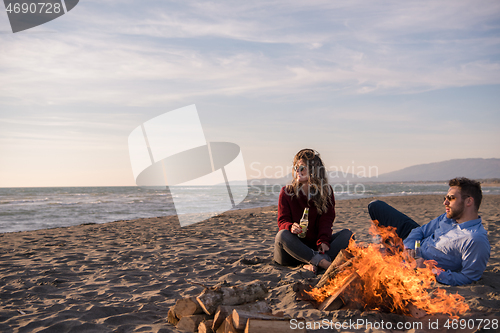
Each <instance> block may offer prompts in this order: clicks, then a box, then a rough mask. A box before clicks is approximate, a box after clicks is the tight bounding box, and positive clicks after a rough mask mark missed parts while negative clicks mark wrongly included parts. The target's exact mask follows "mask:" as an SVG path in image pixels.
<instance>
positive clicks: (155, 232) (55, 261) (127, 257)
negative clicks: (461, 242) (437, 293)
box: [0, 195, 500, 332]
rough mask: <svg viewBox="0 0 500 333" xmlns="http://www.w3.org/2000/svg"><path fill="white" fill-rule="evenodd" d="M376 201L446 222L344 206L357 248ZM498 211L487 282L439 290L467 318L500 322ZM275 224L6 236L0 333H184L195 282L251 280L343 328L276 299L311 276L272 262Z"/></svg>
mask: <svg viewBox="0 0 500 333" xmlns="http://www.w3.org/2000/svg"><path fill="white" fill-rule="evenodd" d="M375 198H380V199H382V200H384V201H386V202H388V203H389V204H391V205H393V206H394V207H395V208H397V209H400V210H401V211H402V212H404V213H405V214H407V215H408V216H410V217H411V218H413V219H415V221H417V222H418V223H420V224H423V223H427V222H428V221H430V220H431V219H433V218H435V217H437V216H439V215H441V214H442V213H444V208H443V205H442V202H441V200H442V196H441V195H406V196H390V197H377V196H374V197H370V198H362V199H349V200H338V201H336V213H337V217H336V219H335V223H334V231H338V230H340V229H344V228H349V229H351V230H353V231H354V232H355V233H356V237H357V241H359V242H361V241H365V242H368V241H370V240H371V236H370V235H369V234H368V228H369V226H370V220H369V216H368V212H367V208H366V206H367V204H368V202H370V201H372V200H374V199H375ZM498 207H500V195H487V196H485V197H484V198H483V203H482V205H481V210H480V215H481V216H482V218H483V224H484V226H485V228H487V230H488V232H489V240H490V244H491V248H492V251H491V258H490V261H489V263H488V266H487V269H486V272H485V274H484V275H483V278H482V279H481V280H479V281H478V282H475V283H473V284H471V285H467V286H460V287H449V286H444V285H441V286H440V287H441V288H443V289H445V290H447V291H448V292H452V293H459V294H460V295H462V296H464V297H465V299H466V302H467V304H468V305H469V306H470V307H471V310H470V312H469V313H467V314H466V317H467V318H486V317H488V318H489V317H491V316H496V317H497V318H500V311H499V310H498V309H500V293H499V292H498V290H500V256H499V254H500V230H499V229H500V211H499V209H498ZM276 218H277V206H276V205H273V206H266V207H257V208H246V209H240V210H231V211H227V212H225V213H223V214H221V215H218V216H215V217H212V218H210V219H208V220H206V221H204V222H200V223H196V224H193V225H191V226H187V227H182V228H181V227H180V225H179V223H178V220H177V218H176V217H175V215H174V216H167V217H156V218H143V219H135V220H122V221H114V222H107V223H103V224H86V225H78V226H71V227H57V228H51V229H41V230H35V231H20V232H12V233H2V234H0V240H1V241H2V244H3V245H2V248H1V249H0V295H1V296H0V331H5V332H17V331H31V332H37V331H41V330H44V329H49V330H52V331H67V330H71V329H74V330H86V331H88V332H112V331H115V330H117V331H126V332H138V331H151V332H160V331H162V332H180V331H178V330H176V329H175V328H174V327H173V326H171V325H170V324H168V323H167V321H166V317H167V312H168V309H169V308H170V306H172V305H173V304H174V303H175V301H176V300H177V299H178V298H181V297H187V296H194V295H197V294H199V293H200V292H201V291H202V290H203V288H202V287H201V286H200V285H198V283H199V284H204V285H207V286H212V285H215V284H217V283H222V282H224V281H226V282H228V283H231V284H237V283H244V282H249V281H252V280H255V279H259V280H261V281H264V282H265V283H266V284H267V287H268V288H269V289H270V291H271V292H270V295H269V296H268V301H269V302H270V304H271V305H272V308H273V310H274V311H283V312H284V313H285V314H286V315H289V316H291V317H292V318H298V317H305V318H308V319H310V320H317V319H321V318H329V319H332V316H337V317H335V318H337V319H339V318H340V317H339V316H341V312H342V310H339V311H340V312H339V311H332V312H328V313H320V312H319V311H318V310H314V309H311V308H310V307H307V306H306V305H304V304H302V305H300V306H297V304H295V303H294V302H292V301H291V300H290V299H289V297H283V295H282V294H280V292H281V291H282V290H283V288H286V287H287V286H290V285H291V283H293V282H296V281H306V280H307V279H312V278H314V277H315V276H314V275H313V274H312V273H311V272H308V271H305V270H303V269H301V267H283V266H279V265H277V264H275V263H273V261H272V247H273V243H274V236H275V234H276V232H277V230H278V228H277V223H276ZM255 258H257V259H255ZM255 263H256V264H255ZM344 312H345V311H344ZM351 315H353V314H351ZM357 315H358V316H359V315H362V314H357ZM377 316H382V317H381V318H382V319H387V318H386V317H387V315H386V314H377ZM389 317H390V316H389ZM433 318H434V317H433ZM427 319H428V318H426V319H425V322H427ZM339 320H340V319H339ZM362 331H363V330H362ZM362 331H360V332H362ZM322 332H324V330H322Z"/></svg>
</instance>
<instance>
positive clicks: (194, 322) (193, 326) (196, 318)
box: [176, 314, 209, 332]
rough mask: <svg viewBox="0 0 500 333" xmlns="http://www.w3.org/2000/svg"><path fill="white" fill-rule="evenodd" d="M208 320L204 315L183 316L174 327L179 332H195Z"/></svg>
mask: <svg viewBox="0 0 500 333" xmlns="http://www.w3.org/2000/svg"><path fill="white" fill-rule="evenodd" d="M208 318H209V317H208V316H207V315H206V314H198V315H191V316H184V317H182V318H181V319H180V320H179V322H178V323H177V326H176V327H177V329H179V330H183V331H190V332H196V331H197V330H198V326H199V325H200V323H201V322H202V321H204V320H207V319H208Z"/></svg>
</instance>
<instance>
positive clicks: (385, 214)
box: [368, 200, 420, 240]
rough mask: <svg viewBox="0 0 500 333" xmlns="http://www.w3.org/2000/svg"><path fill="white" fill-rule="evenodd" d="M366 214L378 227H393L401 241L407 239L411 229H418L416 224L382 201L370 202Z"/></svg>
mask: <svg viewBox="0 0 500 333" xmlns="http://www.w3.org/2000/svg"><path fill="white" fill-rule="evenodd" d="M368 213H369V214H370V218H371V219H372V220H377V221H378V222H379V225H383V226H386V227H395V228H396V233H397V234H398V236H399V237H400V238H401V239H402V240H404V239H405V238H406V237H408V235H409V234H410V232H411V231H412V230H413V229H415V228H418V227H420V225H419V224H418V223H417V222H415V221H413V220H412V219H411V218H409V217H408V216H406V215H405V214H403V213H401V212H400V211H399V210H397V209H396V208H394V207H391V206H389V205H388V204H387V203H385V202H384V201H380V200H374V201H372V202H370V203H369V204H368Z"/></svg>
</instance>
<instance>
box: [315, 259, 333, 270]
mask: <svg viewBox="0 0 500 333" xmlns="http://www.w3.org/2000/svg"><path fill="white" fill-rule="evenodd" d="M330 264H331V261H328V260H326V259H321V261H320V262H319V264H318V266H319V267H321V268H323V269H328V267H330Z"/></svg>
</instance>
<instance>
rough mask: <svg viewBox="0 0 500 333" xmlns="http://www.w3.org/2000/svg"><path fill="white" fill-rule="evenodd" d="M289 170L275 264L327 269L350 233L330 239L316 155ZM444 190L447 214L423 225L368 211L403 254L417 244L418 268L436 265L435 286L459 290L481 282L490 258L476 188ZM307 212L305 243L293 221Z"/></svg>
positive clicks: (326, 196)
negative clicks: (396, 238)
mask: <svg viewBox="0 0 500 333" xmlns="http://www.w3.org/2000/svg"><path fill="white" fill-rule="evenodd" d="M293 167H294V179H293V181H292V184H291V185H287V186H285V187H283V188H282V189H281V192H280V195H279V203H278V226H279V232H278V234H277V235H276V239H275V243H274V260H275V261H276V262H277V263H278V264H280V265H286V266H293V265H298V264H301V263H305V264H306V265H305V266H304V268H306V269H308V270H311V271H313V272H315V273H316V271H317V267H321V268H323V269H326V268H328V266H329V265H330V263H331V262H332V260H333V259H335V257H336V256H337V254H338V253H339V252H340V250H342V249H345V248H347V246H348V245H349V240H350V238H351V236H352V232H351V231H350V230H348V229H344V230H341V231H338V232H336V233H333V234H332V225H333V221H334V219H335V198H334V195H333V189H332V188H331V186H330V185H328V180H327V175H326V170H325V167H324V165H323V162H322V160H321V158H320V156H319V154H318V153H317V152H316V151H314V150H312V149H303V150H301V151H299V152H298V153H297V154H296V155H295V157H294V159H293ZM449 186H450V188H449V190H448V194H447V195H446V196H445V198H444V203H443V204H444V205H445V210H446V213H444V214H443V215H441V216H439V217H437V218H436V219H434V220H432V221H430V222H429V223H427V224H426V225H424V226H419V225H418V224H417V223H416V222H415V221H413V220H412V219H410V218H409V217H408V216H406V215H404V214H403V213H401V212H399V211H397V210H396V209H394V208H393V207H391V206H389V205H388V204H386V203H385V202H383V201H379V200H375V201H372V202H371V203H370V204H369V205H368V212H369V214H370V217H371V219H372V220H373V221H377V223H378V224H379V225H382V226H391V227H395V228H396V233H397V234H398V236H399V237H400V238H401V239H403V242H404V245H405V248H406V249H407V250H409V251H412V250H414V249H415V241H416V240H419V241H420V244H421V257H422V258H421V259H418V260H417V264H418V265H419V267H424V265H423V261H424V260H435V261H436V262H437V266H438V267H439V268H442V269H443V270H444V271H440V272H436V275H437V276H436V280H437V281H438V282H441V283H444V284H449V285H464V284H469V283H471V282H473V281H477V280H479V279H480V278H481V276H482V274H483V272H484V270H485V268H486V264H487V263H488V260H489V256H490V245H489V242H488V237H487V232H486V230H485V229H484V227H483V225H482V222H481V217H479V216H478V211H479V206H480V204H481V199H482V192H481V185H480V184H479V183H478V182H476V181H473V180H469V179H467V178H455V179H452V180H450V182H449ZM306 207H307V208H309V225H308V228H307V233H306V235H305V238H299V237H298V234H299V233H301V230H302V229H301V227H300V225H299V224H298V222H299V220H300V219H301V217H302V214H303V212H304V208H306Z"/></svg>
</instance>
